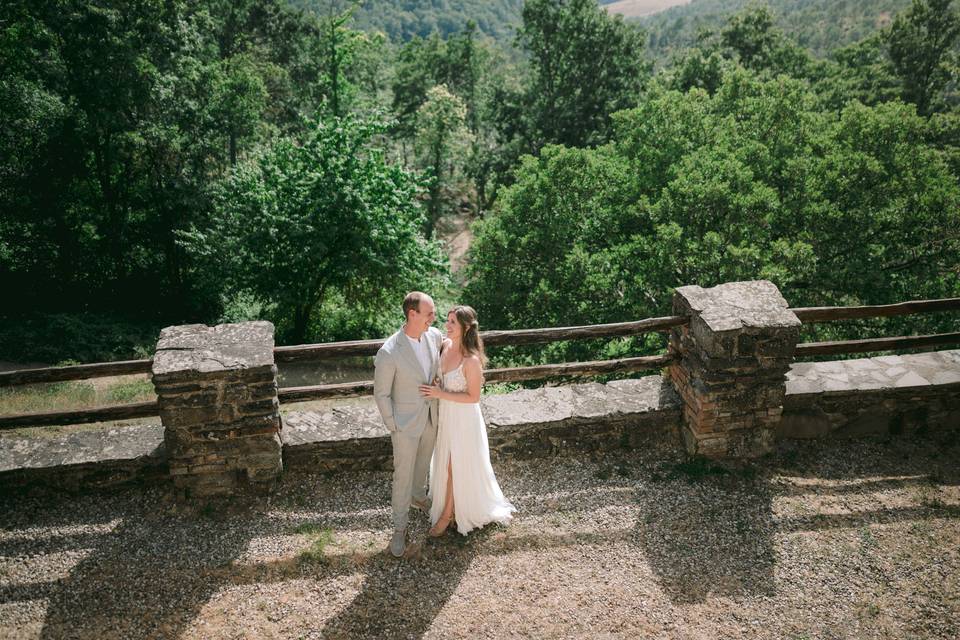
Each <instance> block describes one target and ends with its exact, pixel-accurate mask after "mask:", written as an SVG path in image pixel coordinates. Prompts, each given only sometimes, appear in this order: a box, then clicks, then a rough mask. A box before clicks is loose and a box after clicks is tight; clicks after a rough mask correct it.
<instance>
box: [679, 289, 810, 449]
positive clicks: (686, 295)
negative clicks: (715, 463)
mask: <svg viewBox="0 0 960 640" xmlns="http://www.w3.org/2000/svg"><path fill="white" fill-rule="evenodd" d="M787 307H788V305H787V302H786V300H784V299H783V296H781V295H780V291H779V290H778V289H777V287H776V286H775V285H774V284H773V283H772V282H769V281H768V280H756V281H747V282H730V283H727V284H721V285H717V286H716V287H711V288H709V289H703V288H701V287H698V286H695V285H694V286H688V287H679V288H678V289H677V290H676V293H675V294H674V297H673V313H674V314H676V315H689V316H690V323H689V325H687V326H682V327H675V328H674V329H672V330H671V333H670V345H669V351H670V352H671V353H673V354H676V355H678V356H679V359H678V360H677V361H675V362H674V363H672V364H671V365H670V367H669V373H670V379H671V380H672V382H673V385H674V387H675V388H676V389H677V392H678V393H679V394H680V397H681V398H682V400H683V422H684V425H683V427H682V430H683V437H684V441H685V443H686V445H687V450H688V451H689V452H690V453H693V454H699V455H704V456H707V457H711V458H724V457H736V458H741V457H743V458H749V457H756V456H760V455H762V454H764V453H766V452H768V451H770V450H772V448H773V440H774V429H775V427H776V425H777V423H778V422H779V421H780V415H781V413H782V412H783V399H784V395H785V394H786V385H785V377H784V376H785V374H786V372H787V370H788V369H789V367H790V363H791V361H792V360H793V352H794V349H795V347H796V345H797V341H798V339H799V337H800V320H799V319H798V318H797V316H796V315H794V313H793V312H792V311H790V310H789V309H788V308H787Z"/></svg>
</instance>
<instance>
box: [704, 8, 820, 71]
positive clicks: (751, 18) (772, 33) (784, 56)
mask: <svg viewBox="0 0 960 640" xmlns="http://www.w3.org/2000/svg"><path fill="white" fill-rule="evenodd" d="M720 40H721V42H722V44H723V46H724V47H727V48H729V49H730V50H732V51H733V52H734V53H735V54H736V58H737V60H738V61H739V62H740V64H742V65H743V66H744V67H746V68H748V69H752V70H754V71H768V72H770V73H772V74H778V73H785V74H787V75H791V76H794V77H798V78H799V77H807V76H810V75H812V74H813V73H815V70H814V66H815V65H814V64H813V61H812V59H811V58H810V54H809V53H807V52H806V51H805V50H804V49H802V48H801V47H799V46H798V45H797V44H796V43H794V42H793V41H791V40H790V39H788V38H787V37H786V36H784V34H783V32H782V31H781V30H780V29H779V27H777V26H776V23H775V20H774V16H773V12H772V11H771V10H770V9H769V8H768V7H767V6H764V5H748V6H747V8H746V9H744V10H743V11H742V12H740V13H738V14H736V15H735V16H733V17H732V18H730V20H729V22H727V25H726V26H725V27H724V28H723V30H722V31H721V33H720Z"/></svg>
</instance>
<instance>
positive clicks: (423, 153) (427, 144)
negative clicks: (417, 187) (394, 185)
mask: <svg viewBox="0 0 960 640" xmlns="http://www.w3.org/2000/svg"><path fill="white" fill-rule="evenodd" d="M466 119H467V107H466V105H465V104H464V103H463V101H462V100H461V99H460V98H458V97H457V96H455V95H453V94H452V93H450V91H449V90H448V89H447V87H446V85H442V84H441V85H439V86H436V87H433V88H432V89H430V90H429V91H427V100H426V102H424V103H423V104H422V105H421V106H420V108H419V109H417V129H416V140H417V152H418V156H419V158H420V163H421V166H423V167H424V168H425V169H427V171H429V173H430V174H431V177H432V180H431V181H430V198H429V202H428V216H427V221H426V226H425V235H426V236H427V237H428V238H429V237H430V236H431V235H432V234H433V229H434V227H435V226H436V224H437V221H438V220H439V219H440V215H441V211H442V200H443V191H444V188H445V187H448V186H449V184H450V182H451V180H452V178H453V177H454V175H455V174H456V173H457V172H458V170H462V161H461V162H457V161H455V158H458V157H460V158H462V157H463V155H464V152H465V151H466V150H467V149H468V148H469V145H470V134H469V132H468V131H467V129H466Z"/></svg>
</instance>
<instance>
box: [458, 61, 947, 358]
mask: <svg viewBox="0 0 960 640" xmlns="http://www.w3.org/2000/svg"><path fill="white" fill-rule="evenodd" d="M614 120H615V124H616V130H615V134H614V140H613V142H612V143H611V144H609V145H606V146H603V147H600V148H598V149H594V150H587V149H568V148H564V147H547V148H546V149H544V151H543V152H542V154H541V156H540V157H539V158H533V157H527V158H524V161H523V163H522V164H521V167H520V168H519V169H518V171H517V181H516V184H514V185H513V186H512V187H510V188H509V189H507V190H506V191H504V193H503V195H502V198H501V200H500V201H499V206H498V208H497V210H496V211H495V212H494V213H493V214H492V215H490V216H489V217H488V218H487V219H486V220H484V221H483V222H482V223H481V224H479V225H478V227H477V229H476V232H477V237H476V241H475V244H474V248H473V254H472V263H471V265H470V277H471V280H470V282H469V284H468V287H467V291H466V294H465V295H466V298H467V299H470V300H473V301H475V302H476V307H477V309H478V311H479V313H480V316H481V318H483V319H484V320H485V322H486V324H487V326H488V327H493V328H521V327H537V326H551V325H567V324H581V323H598V322H614V321H624V320H629V319H636V318H643V317H651V316H658V315H664V314H666V313H669V303H670V297H671V293H672V289H673V288H674V287H676V286H679V285H684V284H699V285H701V286H705V287H706V286H712V285H715V284H719V283H722V282H729V281H736V280H750V279H757V278H766V279H769V280H771V281H773V282H774V283H775V284H776V285H777V286H779V287H780V289H781V290H782V291H783V293H784V296H785V297H786V299H787V300H788V301H790V303H791V304H792V305H795V306H803V305H830V304H839V305H847V304H860V303H862V304H880V303H889V302H895V301H900V300H909V299H917V298H939V297H952V296H956V295H957V294H958V293H960V273H958V269H957V265H958V264H960V236H958V234H957V229H958V225H960V214H958V211H960V210H958V206H957V205H958V204H960V189H958V185H957V180H956V177H955V176H954V175H953V174H952V173H951V172H950V170H949V168H948V165H947V163H946V162H945V161H944V152H942V151H940V150H938V149H935V148H933V147H932V146H931V145H930V144H929V143H928V139H929V137H930V135H931V130H930V124H929V123H928V122H927V121H926V120H924V119H923V118H922V117H920V116H918V115H917V114H916V112H915V110H914V109H913V107H912V106H911V105H904V104H902V103H897V102H894V103H888V104H882V105H878V106H876V107H868V106H864V105H861V104H859V103H851V104H849V105H848V106H847V107H845V108H844V110H843V111H842V112H841V113H839V114H837V113H835V112H830V111H821V110H820V107H819V104H818V97H817V96H816V95H815V94H814V93H813V92H812V91H811V90H810V88H809V85H808V84H807V83H805V82H803V81H800V80H793V79H790V78H787V77H785V76H780V77H778V78H775V79H768V80H764V79H760V78H757V77H756V76H754V75H753V74H751V73H749V72H748V71H745V70H742V69H740V70H737V71H733V72H730V73H728V74H726V75H725V76H724V78H723V81H722V83H721V85H720V86H719V87H718V88H717V91H716V93H715V94H714V95H713V96H710V95H709V94H707V93H706V92H704V91H702V90H697V89H694V90H691V91H689V92H687V93H680V92H677V91H672V90H668V89H665V88H660V87H657V86H655V87H653V88H652V89H651V91H650V93H649V95H648V96H647V98H646V99H645V100H644V101H643V102H642V103H641V104H640V106H639V107H637V108H636V109H633V110H629V111H625V112H621V113H619V114H616V116H615V118H614ZM891 322H894V321H891ZM910 322H911V324H912V326H913V328H912V329H911V330H908V332H918V331H922V330H923V328H924V327H929V328H930V329H936V328H937V327H940V328H942V329H944V330H946V329H947V327H948V326H950V321H949V319H948V318H942V317H941V318H933V317H930V316H928V317H926V318H919V317H913V318H911V319H910ZM878 326H879V325H876V326H874V327H872V330H873V329H876V328H877V327H878ZM887 326H894V325H893V324H888V325H887ZM834 330H835V329H831V328H830V327H824V328H823V329H822V331H824V332H830V331H834ZM826 335H829V334H828V333H827V334H826ZM654 346H655V345H652V344H634V345H633V348H634V349H635V350H636V351H639V352H650V351H652V350H655V349H653V348H652V347H654ZM555 348H556V347H555ZM551 355H554V356H555V355H557V354H556V353H553V354H551Z"/></svg>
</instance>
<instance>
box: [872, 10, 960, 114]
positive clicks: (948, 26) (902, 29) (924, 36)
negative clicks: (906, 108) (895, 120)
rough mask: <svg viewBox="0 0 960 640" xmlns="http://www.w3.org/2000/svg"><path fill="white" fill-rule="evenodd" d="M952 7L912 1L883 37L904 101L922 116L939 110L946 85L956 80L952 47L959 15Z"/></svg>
mask: <svg viewBox="0 0 960 640" xmlns="http://www.w3.org/2000/svg"><path fill="white" fill-rule="evenodd" d="M952 4H953V0H913V4H912V5H911V6H910V10H909V11H907V12H906V13H903V14H901V15H898V16H897V17H896V19H895V20H894V21H893V24H892V25H891V26H890V30H889V32H888V33H887V34H886V40H887V43H888V46H889V49H890V58H891V59H892V60H893V66H894V68H895V69H896V70H897V73H898V74H899V75H900V78H901V80H902V81H903V93H904V98H906V99H907V100H909V101H910V102H913V103H914V104H915V105H917V111H919V112H920V113H921V114H923V115H927V114H929V113H930V112H931V111H933V110H934V109H935V107H937V106H938V105H937V102H938V101H939V99H940V98H941V94H942V93H943V90H944V88H945V87H946V86H947V83H948V82H949V81H951V80H956V78H957V74H956V52H955V50H954V48H955V47H954V45H955V44H956V43H957V38H958V37H960V15H958V14H957V12H956V11H955V10H954V9H953V7H952V6H951V5H952Z"/></svg>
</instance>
